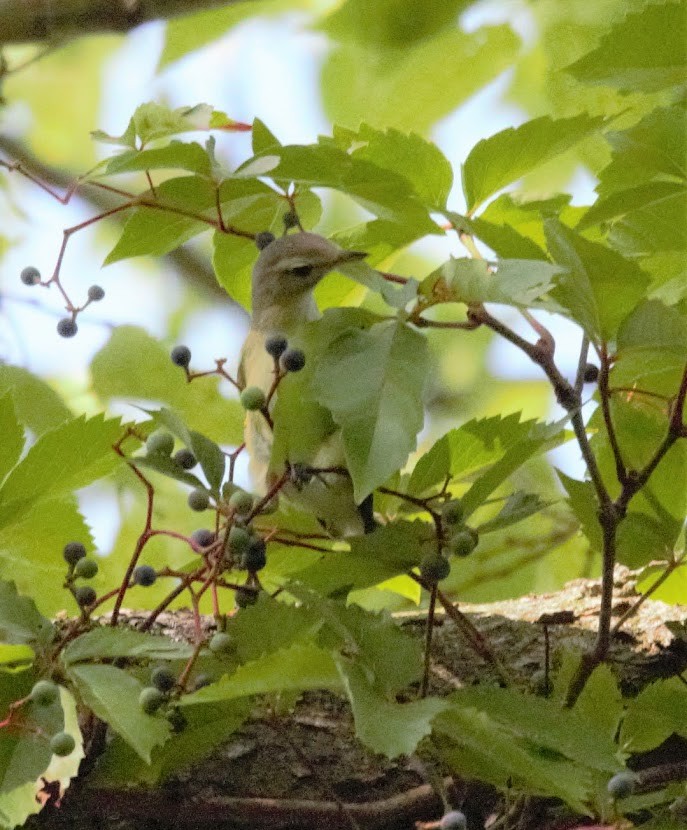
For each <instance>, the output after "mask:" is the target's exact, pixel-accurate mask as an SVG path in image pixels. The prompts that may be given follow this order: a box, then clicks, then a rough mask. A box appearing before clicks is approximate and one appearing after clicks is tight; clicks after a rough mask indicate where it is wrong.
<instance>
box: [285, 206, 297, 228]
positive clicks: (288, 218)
mask: <svg viewBox="0 0 687 830" xmlns="http://www.w3.org/2000/svg"><path fill="white" fill-rule="evenodd" d="M282 221H283V222H284V229H285V230H287V231H288V230H290V229H291V228H298V227H299V222H298V214H297V213H296V211H295V210H289V211H287V212H286V213H285V214H284V215H283V217H282Z"/></svg>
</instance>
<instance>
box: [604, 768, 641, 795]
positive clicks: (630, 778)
mask: <svg viewBox="0 0 687 830" xmlns="http://www.w3.org/2000/svg"><path fill="white" fill-rule="evenodd" d="M636 786H637V776H636V775H635V774H634V773H633V772H619V773H617V774H616V775H614V776H613V778H611V779H610V781H609V782H608V784H607V785H606V790H607V792H608V794H609V795H610V796H611V798H627V797H628V795H632V793H633V792H634V789H635V787H636Z"/></svg>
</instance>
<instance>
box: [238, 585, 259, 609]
mask: <svg viewBox="0 0 687 830" xmlns="http://www.w3.org/2000/svg"><path fill="white" fill-rule="evenodd" d="M234 599H235V601H236V605H237V606H238V607H239V608H248V606H249V605H255V603H256V602H257V601H258V594H257V591H251V590H250V588H237V589H236V594H235V597H234Z"/></svg>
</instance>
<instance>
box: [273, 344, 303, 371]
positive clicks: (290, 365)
mask: <svg viewBox="0 0 687 830" xmlns="http://www.w3.org/2000/svg"><path fill="white" fill-rule="evenodd" d="M279 363H280V365H281V368H282V369H283V371H285V372H300V370H301V369H302V368H303V367H304V366H305V355H304V354H303V352H302V351H301V350H300V349H287V350H286V351H285V352H284V354H283V355H282V356H281V359H280V361H279Z"/></svg>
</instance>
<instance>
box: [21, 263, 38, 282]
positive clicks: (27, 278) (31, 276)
mask: <svg viewBox="0 0 687 830" xmlns="http://www.w3.org/2000/svg"><path fill="white" fill-rule="evenodd" d="M19 278H20V279H21V281H22V282H23V283H24V285H37V284H38V283H39V282H40V281H41V272H40V271H39V270H38V268H34V267H33V265H27V266H26V268H22V272H21V274H20V275H19Z"/></svg>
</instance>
